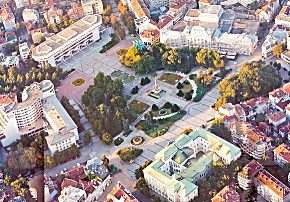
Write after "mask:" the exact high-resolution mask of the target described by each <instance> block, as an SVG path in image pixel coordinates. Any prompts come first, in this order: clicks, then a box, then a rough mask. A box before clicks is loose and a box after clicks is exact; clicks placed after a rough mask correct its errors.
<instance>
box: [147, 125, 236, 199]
mask: <svg viewBox="0 0 290 202" xmlns="http://www.w3.org/2000/svg"><path fill="white" fill-rule="evenodd" d="M240 155H241V150H240V149H239V148H238V147H236V146H234V145H232V144H231V143H229V142H227V141H225V140H223V139H222V138H220V137H218V136H216V135H214V134H212V133H210V132H208V131H206V130H205V129H203V128H200V127H199V128H197V129H196V130H194V131H193V132H191V133H189V134H188V135H186V134H183V135H181V136H179V137H178V138H177V139H176V140H175V141H174V142H173V143H172V144H171V145H169V146H166V147H165V148H163V149H162V150H161V151H160V152H158V153H157V154H156V155H155V161H154V162H152V163H151V164H150V165H149V166H148V167H146V168H145V169H144V170H143V173H144V178H145V180H146V183H147V184H148V186H149V187H150V188H151V189H152V190H153V191H155V192H157V193H158V194H160V195H161V196H162V197H164V198H166V200H168V201H190V200H191V199H194V198H196V197H198V186H197V185H196V184H197V183H198V182H199V180H200V179H201V178H204V177H206V176H208V175H209V174H210V173H211V166H212V162H216V161H222V162H223V163H224V164H226V165H229V164H230V163H231V162H232V161H236V160H237V159H238V158H239V157H240Z"/></svg>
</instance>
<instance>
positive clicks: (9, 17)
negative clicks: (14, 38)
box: [0, 3, 15, 31]
mask: <svg viewBox="0 0 290 202" xmlns="http://www.w3.org/2000/svg"><path fill="white" fill-rule="evenodd" d="M0 22H2V23H3V25H4V28H5V30H6V31H11V30H13V29H14V27H15V17H14V15H13V13H12V11H11V9H10V7H9V6H8V4H6V3H4V4H2V6H1V8H0Z"/></svg>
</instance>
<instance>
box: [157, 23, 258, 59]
mask: <svg viewBox="0 0 290 202" xmlns="http://www.w3.org/2000/svg"><path fill="white" fill-rule="evenodd" d="M160 42H161V43H164V44H166V45H168V46H170V47H173V48H181V47H183V46H188V47H203V48H208V49H212V50H216V51H218V52H233V53H239V54H243V55H251V54H253V53H254V51H255V49H256V47H257V42H258V37H257V36H255V35H252V34H229V33H221V31H220V29H210V28H206V27H202V26H198V25H196V26H186V27H185V29H184V30H183V31H182V32H181V31H172V30H170V31H166V32H165V33H160Z"/></svg>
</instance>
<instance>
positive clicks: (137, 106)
mask: <svg viewBox="0 0 290 202" xmlns="http://www.w3.org/2000/svg"><path fill="white" fill-rule="evenodd" d="M129 107H130V108H132V109H133V110H135V111H136V112H137V113H138V114H139V115H140V114H142V113H143V112H145V111H146V110H147V109H148V107H149V105H147V104H145V103H143V102H140V101H137V100H133V101H132V102H131V103H130V104H129Z"/></svg>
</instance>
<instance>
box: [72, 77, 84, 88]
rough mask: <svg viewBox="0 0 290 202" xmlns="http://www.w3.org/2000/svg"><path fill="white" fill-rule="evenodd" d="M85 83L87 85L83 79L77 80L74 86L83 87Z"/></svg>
mask: <svg viewBox="0 0 290 202" xmlns="http://www.w3.org/2000/svg"><path fill="white" fill-rule="evenodd" d="M84 83H85V80H84V79H82V78H78V79H75V80H74V81H73V82H72V84H73V85H74V86H81V85H83V84H84Z"/></svg>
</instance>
